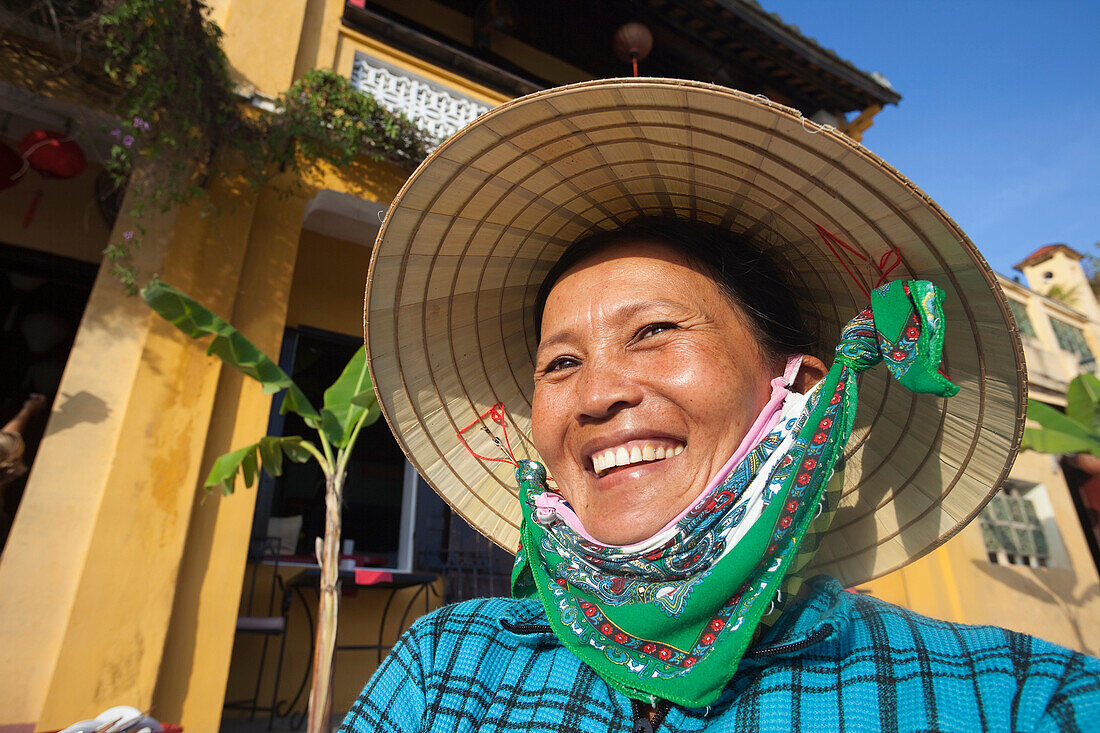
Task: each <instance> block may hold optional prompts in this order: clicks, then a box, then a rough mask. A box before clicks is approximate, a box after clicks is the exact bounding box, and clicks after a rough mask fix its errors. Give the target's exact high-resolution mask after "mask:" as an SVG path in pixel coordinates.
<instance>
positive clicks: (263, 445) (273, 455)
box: [258, 438, 283, 477]
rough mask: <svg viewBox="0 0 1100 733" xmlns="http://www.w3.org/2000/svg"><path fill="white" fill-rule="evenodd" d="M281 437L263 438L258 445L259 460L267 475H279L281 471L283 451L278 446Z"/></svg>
mask: <svg viewBox="0 0 1100 733" xmlns="http://www.w3.org/2000/svg"><path fill="white" fill-rule="evenodd" d="M280 440H282V439H281V438H263V439H262V440H260V442H259V443H258V445H259V447H260V462H261V463H262V464H263V467H264V473H266V474H267V475H268V476H273V477H274V476H281V475H282V473H283V451H282V450H281V449H280V447H279V441H280Z"/></svg>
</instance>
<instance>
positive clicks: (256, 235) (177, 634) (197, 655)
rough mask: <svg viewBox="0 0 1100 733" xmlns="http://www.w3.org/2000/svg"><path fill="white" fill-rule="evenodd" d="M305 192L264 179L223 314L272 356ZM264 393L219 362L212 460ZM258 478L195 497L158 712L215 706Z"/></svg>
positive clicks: (245, 428)
mask: <svg viewBox="0 0 1100 733" xmlns="http://www.w3.org/2000/svg"><path fill="white" fill-rule="evenodd" d="M305 204H306V199H304V198H302V197H300V196H290V197H287V196H283V195H279V194H277V193H275V192H274V191H273V190H271V189H270V188H267V189H264V191H263V192H262V193H261V194H260V197H259V201H258V203H257V206H256V213H255V216H254V218H253V224H252V229H251V232H250V236H249V243H248V252H247V254H246V255H245V260H244V268H243V272H242V276H241V281H240V288H239V291H238V295H237V300H236V306H235V307H234V309H233V315H232V318H231V319H230V322H231V323H233V325H234V326H236V327H237V328H238V329H239V330H240V331H241V332H242V333H244V334H245V335H246V336H247V337H248V338H249V340H251V341H252V342H253V343H254V344H256V346H258V347H259V348H260V349H261V350H263V351H264V352H265V353H267V354H268V355H269V356H271V357H272V358H277V356H278V353H279V347H280V344H281V343H282V339H283V329H284V327H285V325H286V313H287V304H288V302H289V299H290V287H291V281H292V279H293V274H294V262H295V257H296V255H297V251H298V241H299V238H300V234H301V226H302V217H303V213H304V209H305ZM270 407H271V396H270V395H265V394H264V393H263V392H262V390H261V389H260V386H259V384H258V383H257V382H255V381H253V380H251V379H248V378H246V377H244V376H242V375H241V374H240V373H239V372H237V371H236V370H233V369H223V370H222V374H221V378H220V379H219V382H218V390H217V395H216V397H215V400H214V414H213V418H212V420H211V426H210V432H209V434H208V437H207V441H206V447H205V449H204V455H203V461H202V465H203V469H202V474H203V475H205V474H206V472H207V471H209V468H210V466H211V464H213V462H214V460H215V459H216V458H217V457H218V456H220V455H222V454H223V453H226V452H227V451H230V450H233V449H235V448H240V447H241V446H243V445H247V444H249V443H252V442H255V441H256V440H257V439H259V438H260V437H262V436H263V435H264V434H265V431H266V430H267V420H268V414H269V411H270ZM255 491H256V489H255V486H254V487H253V488H252V489H245V488H244V486H243V485H242V484H241V483H240V482H238V485H237V492H236V493H235V494H234V495H232V496H228V497H222V496H221V495H220V494H216V493H214V494H207V495H204V496H203V495H200V496H199V497H197V499H196V501H195V503H194V506H193V508H192V513H191V526H190V529H189V531H188V537H187V545H186V550H185V554H184V557H183V562H182V563H181V566H180V578H179V583H178V585H177V588H176V596H175V604H174V607H173V610H172V620H171V625H170V626H169V630H168V639H167V642H166V644H165V650H164V659H163V662H162V664H161V668H160V676H159V678H158V680H157V687H156V693H155V695H154V697H153V703H154V706H155V709H156V711H157V715H158V716H159V718H160V719H164V720H169V721H173V722H177V723H180V724H182V725H183V727H184V729H185V730H195V731H213V730H217V728H218V721H219V719H220V716H221V709H222V704H223V698H224V695H225V687H226V679H227V678H228V676H229V660H230V657H231V655H232V650H233V637H234V633H235V627H236V617H237V613H238V602H239V598H240V593H239V591H240V587H241V581H242V577H243V574H244V570H245V561H246V555H247V550H248V540H249V535H250V530H251V526H252V514H253V509H254V507H255V502H256V495H255Z"/></svg>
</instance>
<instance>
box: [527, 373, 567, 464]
mask: <svg viewBox="0 0 1100 733" xmlns="http://www.w3.org/2000/svg"><path fill="white" fill-rule="evenodd" d="M548 392H549V390H548V389H546V388H545V387H542V388H540V387H536V388H535V394H534V396H533V397H532V399H531V442H533V443H534V444H535V450H537V451H538V452H539V455H541V456H542V459H543V460H544V461H552V460H553V459H554V457H555V456H556V455H557V452H558V451H560V449H561V445H562V434H563V428H562V427H561V424H562V419H563V417H564V416H563V415H562V414H556V412H555V409H554V408H555V407H556V406H557V407H558V410H557V412H558V413H560V412H561V409H560V405H561V403H562V402H563V401H562V400H560V399H559V400H555V399H553V398H552V396H551V395H549V394H548Z"/></svg>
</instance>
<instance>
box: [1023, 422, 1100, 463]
mask: <svg viewBox="0 0 1100 733" xmlns="http://www.w3.org/2000/svg"><path fill="white" fill-rule="evenodd" d="M1022 447H1023V448H1030V449H1031V450H1036V451H1039V452H1040V453H1053V454H1059V453H1091V454H1092V455H1094V456H1097V457H1100V441H1097V440H1095V439H1094V438H1091V437H1087V436H1081V435H1071V434H1069V433H1060V432H1058V431H1057V430H1051V429H1049V428H1043V429H1037V428H1024V440H1023V443H1022Z"/></svg>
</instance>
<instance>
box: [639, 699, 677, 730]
mask: <svg viewBox="0 0 1100 733" xmlns="http://www.w3.org/2000/svg"><path fill="white" fill-rule="evenodd" d="M656 708H657V712H656V713H655V714H654V715H653V720H650V719H649V716H648V715H646V706H645V705H642V703H641V702H639V701H638V700H634V699H631V701H630V712H631V713H632V714H633V716H634V725H633V727H632V728H631V731H632V733H653V732H654V731H655V730H657V729H658V728H660V727H661V723H663V722H665V717H666V716H667V715H668V711H669V710H671V709H672V703H670V702H669V701H668V700H658V701H657V705H656Z"/></svg>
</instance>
